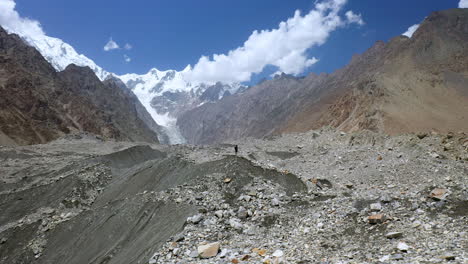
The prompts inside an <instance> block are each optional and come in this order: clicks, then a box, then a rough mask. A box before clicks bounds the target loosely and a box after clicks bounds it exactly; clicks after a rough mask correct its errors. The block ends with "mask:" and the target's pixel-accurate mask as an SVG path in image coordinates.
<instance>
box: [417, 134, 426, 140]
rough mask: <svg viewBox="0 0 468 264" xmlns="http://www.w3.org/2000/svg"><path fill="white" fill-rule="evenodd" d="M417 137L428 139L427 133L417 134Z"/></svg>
mask: <svg viewBox="0 0 468 264" xmlns="http://www.w3.org/2000/svg"><path fill="white" fill-rule="evenodd" d="M417 137H418V138H419V139H423V138H425V137H427V133H418V134H417Z"/></svg>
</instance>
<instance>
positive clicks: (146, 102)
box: [21, 35, 243, 144]
mask: <svg viewBox="0 0 468 264" xmlns="http://www.w3.org/2000/svg"><path fill="white" fill-rule="evenodd" d="M21 37H22V38H23V39H24V40H25V41H26V42H27V43H29V44H30V45H31V46H33V47H35V48H36V49H37V50H38V51H39V52H40V53H41V54H42V56H44V58H45V59H46V60H47V61H48V62H49V63H50V64H51V65H52V66H53V67H54V68H55V69H56V70H57V71H63V70H64V69H65V68H66V67H67V66H68V65H70V64H75V65H78V66H88V67H90V68H91V69H92V70H93V71H94V72H95V73H96V75H97V77H98V78H99V79H100V80H102V81H104V80H105V79H107V78H109V77H111V76H113V77H117V78H119V79H121V80H122V81H123V82H124V83H125V85H126V86H127V87H128V88H129V89H130V90H132V91H133V92H134V93H135V95H136V96H137V97H138V99H139V100H140V102H141V103H142V104H143V106H144V107H145V108H146V110H147V111H148V112H149V113H150V114H151V116H152V117H153V119H154V120H155V121H156V123H158V124H159V125H161V126H163V127H164V128H165V131H166V133H167V136H168V138H169V140H170V142H169V143H171V144H178V143H184V142H185V140H184V138H183V137H182V136H181V134H180V133H179V130H178V128H177V125H176V123H177V118H178V117H179V116H180V115H181V114H183V113H184V112H185V111H189V110H191V109H193V108H195V107H197V106H200V105H201V104H204V103H207V102H213V101H217V100H220V99H221V98H223V97H224V96H227V95H231V94H234V93H236V92H237V91H238V90H239V88H241V87H243V86H242V85H240V84H237V83H233V84H221V83H201V82H193V81H192V82H189V81H187V80H186V78H184V75H185V74H187V73H188V72H190V71H191V70H192V69H191V67H190V66H187V67H186V68H185V69H184V70H182V71H175V70H167V71H160V70H158V69H151V70H150V71H149V72H148V73H146V74H141V75H139V74H134V73H131V74H124V75H120V76H118V75H115V74H113V73H110V72H108V71H106V70H104V69H103V68H101V67H99V66H98V65H97V64H96V63H95V62H94V61H93V60H91V59H89V58H88V57H86V56H84V55H82V54H79V53H78V52H77V51H76V50H75V49H74V48H73V47H72V46H71V45H69V44H67V43H65V42H64V41H62V40H61V39H58V38H53V37H49V36H40V37H31V36H25V35H22V36H21Z"/></svg>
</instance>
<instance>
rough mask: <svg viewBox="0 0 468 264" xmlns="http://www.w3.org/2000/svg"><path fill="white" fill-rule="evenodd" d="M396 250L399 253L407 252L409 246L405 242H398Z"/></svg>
mask: <svg viewBox="0 0 468 264" xmlns="http://www.w3.org/2000/svg"><path fill="white" fill-rule="evenodd" d="M397 248H398V250H400V251H403V252H407V251H408V249H409V246H408V244H406V243H405V242H399V243H398V245H397Z"/></svg>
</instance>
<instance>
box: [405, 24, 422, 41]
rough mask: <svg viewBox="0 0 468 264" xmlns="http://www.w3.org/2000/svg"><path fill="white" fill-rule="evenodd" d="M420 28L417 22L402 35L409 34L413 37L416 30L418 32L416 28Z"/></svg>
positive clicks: (409, 36) (408, 35)
mask: <svg viewBox="0 0 468 264" xmlns="http://www.w3.org/2000/svg"><path fill="white" fill-rule="evenodd" d="M418 28H419V24H415V25H412V26H411V27H409V28H408V30H407V31H406V32H405V33H403V34H402V35H403V36H407V37H408V38H411V37H412V36H413V34H414V32H416V30H417V29H418Z"/></svg>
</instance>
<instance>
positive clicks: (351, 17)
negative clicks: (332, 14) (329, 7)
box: [345, 10, 364, 26]
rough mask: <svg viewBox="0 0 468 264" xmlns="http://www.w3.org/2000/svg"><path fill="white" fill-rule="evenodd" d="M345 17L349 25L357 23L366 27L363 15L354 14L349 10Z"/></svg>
mask: <svg viewBox="0 0 468 264" xmlns="http://www.w3.org/2000/svg"><path fill="white" fill-rule="evenodd" d="M345 15H346V19H347V20H348V22H349V23H356V24H358V25H361V26H362V25H364V20H362V16H361V14H354V12H353V11H351V10H349V11H348V12H346V14H345Z"/></svg>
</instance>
